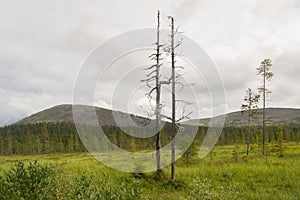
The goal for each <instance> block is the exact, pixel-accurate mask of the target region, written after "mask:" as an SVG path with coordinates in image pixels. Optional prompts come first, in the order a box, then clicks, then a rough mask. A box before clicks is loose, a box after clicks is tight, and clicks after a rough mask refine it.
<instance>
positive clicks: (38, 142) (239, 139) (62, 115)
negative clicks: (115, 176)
mask: <svg viewBox="0 0 300 200" xmlns="http://www.w3.org/2000/svg"><path fill="white" fill-rule="evenodd" d="M87 108H90V107H87V106H81V107H80V109H81V112H82V113H83V114H84V112H86V110H87ZM95 109H96V113H97V117H98V120H99V122H100V124H101V127H102V129H103V130H104V132H105V133H106V135H107V136H108V138H109V139H110V141H111V142H112V143H114V144H116V145H117V146H119V147H120V148H122V149H127V150H129V151H135V150H154V149H155V142H156V138H155V135H154V136H152V137H151V138H146V139H144V138H137V137H133V136H130V135H129V134H127V133H126V132H124V131H123V130H122V127H121V128H120V126H118V127H116V125H115V120H114V115H118V116H119V117H121V118H122V119H125V120H124V121H123V122H124V124H123V125H124V126H126V127H127V128H129V129H127V130H129V131H132V132H137V131H141V129H138V128H137V126H136V124H138V125H145V124H147V123H149V119H146V118H142V117H139V116H134V115H130V114H126V113H122V112H117V111H111V110H107V109H103V108H95ZM299 112H300V111H299V109H267V119H268V120H269V121H268V124H267V133H268V140H269V142H272V141H277V140H278V133H279V132H280V130H282V131H283V134H284V136H283V138H284V140H286V141H295V142H299V141H300V123H299V119H300V114H299ZM246 116H247V114H244V115H242V114H241V113H240V112H236V113H229V114H228V115H227V119H226V124H225V127H224V129H223V131H222V134H221V136H220V138H219V141H218V143H217V144H218V145H230V144H243V143H244V142H245V136H246V132H247V127H246V125H244V122H245V120H246ZM126 119H131V120H132V121H131V120H130V121H131V122H128V123H127V122H126ZM84 120H85V121H87V122H88V120H89V119H88V118H86V119H84ZM207 120H209V119H207ZM200 121H201V120H200ZM202 121H204V120H202ZM271 121H272V122H273V123H270V122H271ZM191 122H193V121H189V122H188V123H191ZM274 122H276V123H274ZM126 123H127V124H126ZM191 124H192V123H191ZM118 125H119V124H118ZM184 126H185V127H184V129H183V132H182V133H180V134H191V133H196V137H195V140H194V141H195V143H196V144H197V145H201V143H202V141H203V139H204V137H205V133H206V130H207V127H206V126H201V124H200V126H195V125H194V126H192V125H187V124H184ZM260 129H261V127H260V125H258V126H253V127H252V134H253V141H256V142H257V144H259V141H260V137H261V131H260ZM149 131H152V130H148V129H147V128H143V132H144V134H147V135H148V134H149ZM195 131H196V132H195ZM161 133H162V135H161V137H162V138H161V139H162V146H164V145H166V144H168V143H169V142H170V139H171V136H170V133H171V131H170V124H169V123H166V124H165V127H163V128H162V131H161ZM149 135H153V133H152V132H151V133H150V134H149ZM82 151H86V149H85V147H84V146H83V144H82V143H81V140H80V138H79V136H78V134H77V131H76V127H75V124H74V122H73V115H72V105H60V106H55V107H53V108H50V109H47V110H44V111H41V112H39V113H36V114H34V115H31V116H29V117H27V118H25V119H23V120H21V121H19V122H17V123H15V124H13V125H10V126H5V127H1V128H0V155H12V154H41V153H64V152H68V153H69V152H82Z"/></svg>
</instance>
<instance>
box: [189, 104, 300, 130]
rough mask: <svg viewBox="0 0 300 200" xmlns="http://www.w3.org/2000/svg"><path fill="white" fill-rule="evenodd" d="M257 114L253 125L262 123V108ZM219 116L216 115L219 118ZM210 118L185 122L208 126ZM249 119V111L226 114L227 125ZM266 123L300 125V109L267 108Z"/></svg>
mask: <svg viewBox="0 0 300 200" xmlns="http://www.w3.org/2000/svg"><path fill="white" fill-rule="evenodd" d="M256 112H257V114H256V116H255V117H253V119H252V124H253V125H261V124H262V115H261V113H262V110H261V109H257V110H256ZM219 117H224V116H218V117H215V118H216V119H218V118H219ZM210 120H211V119H210V118H203V119H193V120H189V121H186V122H185V124H189V125H203V126H207V125H208V123H209V122H210ZM247 120H248V111H245V112H243V113H242V112H241V111H237V112H231V113H228V114H226V116H225V126H245V125H246V124H247ZM266 124H267V125H274V126H278V125H287V124H293V125H300V109H294V108H267V109H266Z"/></svg>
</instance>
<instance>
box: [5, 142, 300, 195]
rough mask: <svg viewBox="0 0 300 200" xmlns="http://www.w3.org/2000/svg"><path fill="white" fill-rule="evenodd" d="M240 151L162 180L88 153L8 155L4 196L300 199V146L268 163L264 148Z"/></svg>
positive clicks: (221, 151)
mask: <svg viewBox="0 0 300 200" xmlns="http://www.w3.org/2000/svg"><path fill="white" fill-rule="evenodd" d="M236 149H237V148H236V147H235V146H224V147H217V148H216V149H215V150H214V154H213V160H211V159H210V157H207V158H204V159H198V158H194V159H192V160H191V161H190V162H189V163H188V164H187V163H185V159H180V160H178V161H177V163H176V164H177V173H176V177H177V180H176V182H172V181H171V180H170V179H169V174H170V168H169V167H166V168H164V175H163V177H161V178H159V179H157V177H156V176H155V173H147V174H143V173H141V171H139V172H140V173H139V174H128V173H122V172H119V171H116V170H114V169H110V168H108V167H106V166H104V165H102V164H101V163H99V162H98V161H97V160H96V159H94V158H93V156H91V155H90V154H86V153H85V154H58V155H43V156H40V155H37V156H10V157H8V156H2V157H0V169H1V171H0V188H1V189H0V199H22V198H24V199H164V200H166V199H274V200H275V199H276V200H277V199H300V146H297V145H296V144H289V145H286V148H285V151H284V156H283V157H279V154H278V152H276V151H274V152H271V154H270V155H269V162H268V163H266V162H265V159H264V157H261V156H259V155H260V154H259V152H260V149H259V147H254V148H253V149H252V150H251V154H250V155H249V156H248V157H245V156H244V150H243V149H244V147H243V146H239V148H238V152H237V159H235V156H236V152H234V151H236ZM35 160H38V162H34V161H35ZM137 167H139V166H137ZM139 169H140V170H142V167H140V168H139ZM5 195H6V196H5Z"/></svg>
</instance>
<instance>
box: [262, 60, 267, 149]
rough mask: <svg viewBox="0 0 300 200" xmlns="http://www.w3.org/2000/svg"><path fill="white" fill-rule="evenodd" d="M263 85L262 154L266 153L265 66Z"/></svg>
mask: <svg viewBox="0 0 300 200" xmlns="http://www.w3.org/2000/svg"><path fill="white" fill-rule="evenodd" d="M263 70H264V85H263V127H262V148H263V155H266V146H265V143H266V124H265V117H266V116H265V110H266V67H265V66H264V69H263Z"/></svg>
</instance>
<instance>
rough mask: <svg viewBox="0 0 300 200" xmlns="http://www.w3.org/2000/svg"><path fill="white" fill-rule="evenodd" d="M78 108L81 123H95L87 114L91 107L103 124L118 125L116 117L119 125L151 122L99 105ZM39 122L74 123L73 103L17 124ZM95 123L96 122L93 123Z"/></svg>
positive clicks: (50, 109) (55, 107) (141, 124)
mask: <svg viewBox="0 0 300 200" xmlns="http://www.w3.org/2000/svg"><path fill="white" fill-rule="evenodd" d="M76 109H77V110H78V112H79V113H80V114H81V115H82V116H83V119H81V120H80V121H81V123H85V124H91V123H93V122H92V121H94V120H91V119H90V117H89V116H90V115H89V114H87V113H88V112H90V110H91V109H95V112H96V115H97V119H98V122H99V123H100V124H101V125H116V121H115V119H116V118H117V119H120V120H118V122H117V124H118V126H136V125H139V126H143V125H145V124H148V123H149V121H150V120H149V119H147V118H143V117H139V116H135V115H132V114H127V113H123V112H119V111H112V110H108V109H104V108H99V107H92V106H86V105H76ZM39 122H67V123H74V120H73V112H72V105H70V104H65V105H58V106H54V107H52V108H49V109H46V110H43V111H41V112H38V113H36V114H33V115H31V116H29V117H26V118H24V119H22V120H20V121H18V122H16V124H34V123H39ZM92 125H95V124H92Z"/></svg>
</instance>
